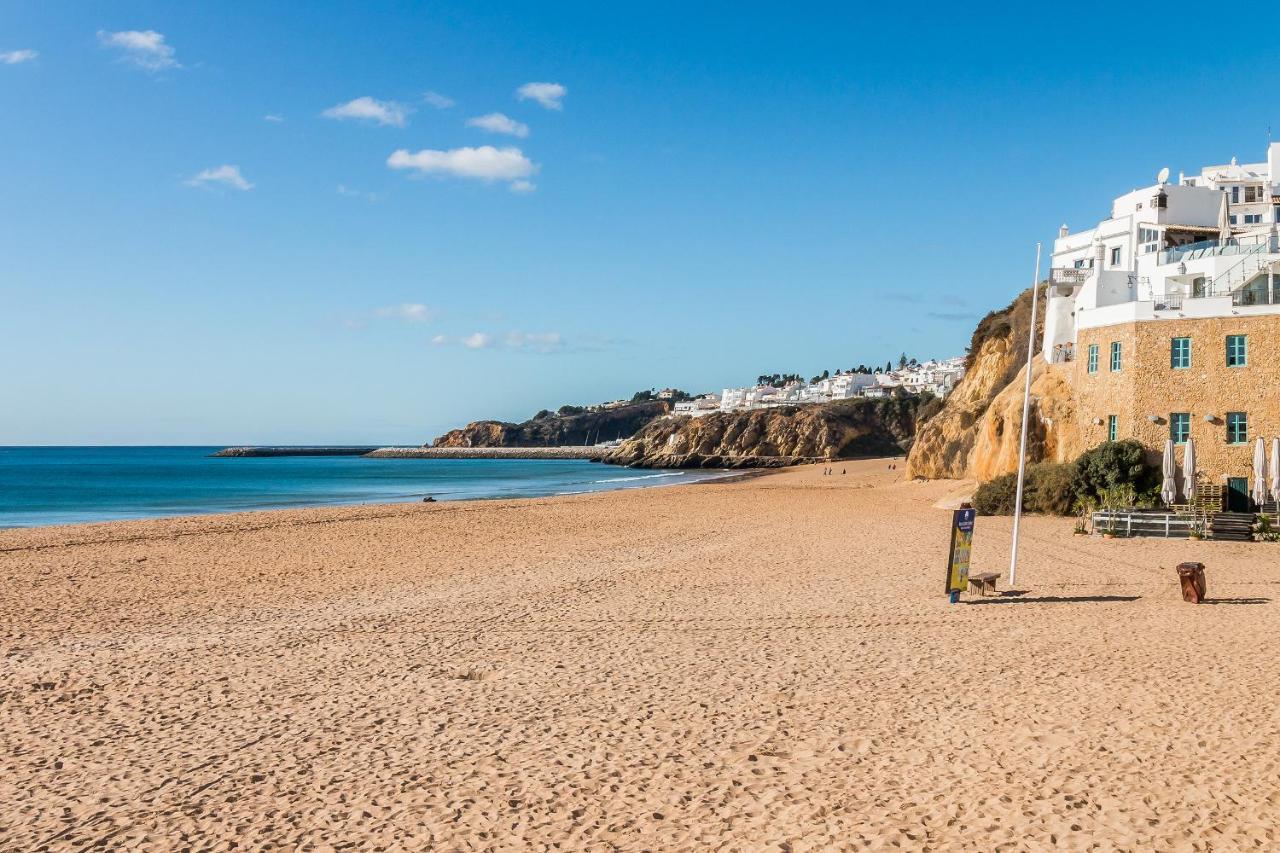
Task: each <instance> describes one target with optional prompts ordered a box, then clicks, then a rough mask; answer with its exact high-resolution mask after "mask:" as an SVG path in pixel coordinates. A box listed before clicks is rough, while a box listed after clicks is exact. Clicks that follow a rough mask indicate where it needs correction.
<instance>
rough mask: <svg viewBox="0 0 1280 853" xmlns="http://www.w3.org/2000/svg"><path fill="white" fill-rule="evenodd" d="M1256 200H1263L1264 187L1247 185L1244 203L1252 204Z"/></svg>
mask: <svg viewBox="0 0 1280 853" xmlns="http://www.w3.org/2000/svg"><path fill="white" fill-rule="evenodd" d="M1255 201H1262V187H1245V188H1244V203H1245V204H1252V203H1253V202H1255Z"/></svg>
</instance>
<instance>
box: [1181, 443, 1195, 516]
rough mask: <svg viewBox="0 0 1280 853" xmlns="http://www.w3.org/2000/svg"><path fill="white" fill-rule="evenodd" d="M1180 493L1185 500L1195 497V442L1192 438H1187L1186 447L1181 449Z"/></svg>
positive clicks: (1189, 500)
mask: <svg viewBox="0 0 1280 853" xmlns="http://www.w3.org/2000/svg"><path fill="white" fill-rule="evenodd" d="M1182 493H1183V494H1184V495H1186V497H1187V501H1188V502H1191V501H1193V500H1195V497H1196V444H1195V440H1194V439H1192V438H1188V439H1187V449H1186V450H1184V451H1182Z"/></svg>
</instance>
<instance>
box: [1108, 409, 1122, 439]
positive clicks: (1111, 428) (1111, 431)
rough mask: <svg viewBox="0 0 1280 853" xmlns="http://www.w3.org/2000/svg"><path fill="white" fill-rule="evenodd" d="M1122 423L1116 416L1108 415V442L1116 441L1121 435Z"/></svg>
mask: <svg viewBox="0 0 1280 853" xmlns="http://www.w3.org/2000/svg"><path fill="white" fill-rule="evenodd" d="M1119 427H1120V423H1119V420H1118V419H1117V418H1116V416H1115V415H1107V441H1115V440H1116V436H1117V435H1119V433H1120V429H1119Z"/></svg>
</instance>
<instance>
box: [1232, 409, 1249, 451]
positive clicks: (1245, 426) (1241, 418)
mask: <svg viewBox="0 0 1280 853" xmlns="http://www.w3.org/2000/svg"><path fill="white" fill-rule="evenodd" d="M1248 443H1249V416H1248V415H1247V414H1245V413H1244V412H1227V444H1248Z"/></svg>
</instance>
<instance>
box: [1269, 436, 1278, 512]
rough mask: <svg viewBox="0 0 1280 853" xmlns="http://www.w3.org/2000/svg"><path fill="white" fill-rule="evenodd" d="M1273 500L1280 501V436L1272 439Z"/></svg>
mask: <svg viewBox="0 0 1280 853" xmlns="http://www.w3.org/2000/svg"><path fill="white" fill-rule="evenodd" d="M1271 500H1273V501H1277V502H1280V438H1273V439H1271Z"/></svg>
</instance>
